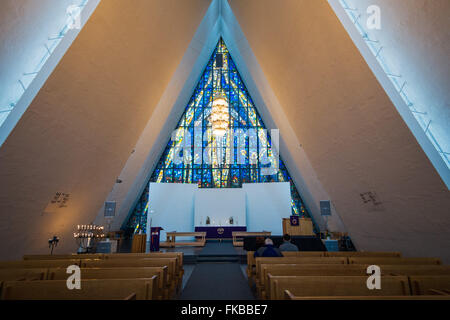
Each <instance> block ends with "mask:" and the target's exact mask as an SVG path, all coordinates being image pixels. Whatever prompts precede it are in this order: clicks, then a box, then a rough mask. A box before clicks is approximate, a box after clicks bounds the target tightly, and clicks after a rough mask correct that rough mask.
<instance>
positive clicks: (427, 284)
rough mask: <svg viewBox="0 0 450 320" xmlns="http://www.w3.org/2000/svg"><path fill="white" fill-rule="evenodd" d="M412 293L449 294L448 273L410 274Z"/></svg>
mask: <svg viewBox="0 0 450 320" xmlns="http://www.w3.org/2000/svg"><path fill="white" fill-rule="evenodd" d="M409 281H410V284H411V289H412V294H413V295H429V294H441V295H450V276H449V275H439V276H437V275H428V276H410V277H409Z"/></svg>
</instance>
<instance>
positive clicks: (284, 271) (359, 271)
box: [259, 264, 367, 285]
mask: <svg viewBox="0 0 450 320" xmlns="http://www.w3.org/2000/svg"><path fill="white" fill-rule="evenodd" d="M269 273H270V274H272V275H273V276H363V275H366V274H367V268H366V266H364V265H348V264H261V273H260V277H259V281H260V284H261V285H264V284H265V282H266V280H267V275H268V274H269Z"/></svg>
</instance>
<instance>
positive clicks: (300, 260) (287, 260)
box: [255, 257, 347, 277]
mask: <svg viewBox="0 0 450 320" xmlns="http://www.w3.org/2000/svg"><path fill="white" fill-rule="evenodd" d="M255 260H256V276H257V277H259V274H260V272H261V264H346V263H347V258H343V257H330V258H327V257H280V258H256V259H255Z"/></svg>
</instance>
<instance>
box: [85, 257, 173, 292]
mask: <svg viewBox="0 0 450 320" xmlns="http://www.w3.org/2000/svg"><path fill="white" fill-rule="evenodd" d="M163 266H167V267H168V273H167V278H168V282H169V283H170V296H171V297H172V296H173V295H175V294H176V293H177V289H178V288H179V287H180V285H179V282H181V281H182V279H179V278H178V275H177V268H176V267H177V265H176V258H155V259H106V260H100V259H93V260H82V261H81V267H82V268H123V267H163Z"/></svg>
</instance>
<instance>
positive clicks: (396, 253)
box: [324, 251, 402, 258]
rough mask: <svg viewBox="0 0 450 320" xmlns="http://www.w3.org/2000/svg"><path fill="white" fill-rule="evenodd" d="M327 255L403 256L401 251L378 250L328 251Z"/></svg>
mask: <svg viewBox="0 0 450 320" xmlns="http://www.w3.org/2000/svg"><path fill="white" fill-rule="evenodd" d="M324 254H325V257H352V258H353V257H354V258H356V257H369V258H370V257H392V258H401V256H402V254H401V253H400V252H377V251H336V252H332V251H326V252H324Z"/></svg>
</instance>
